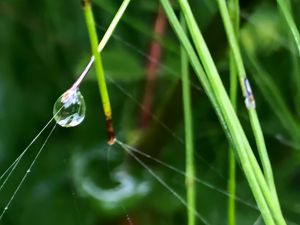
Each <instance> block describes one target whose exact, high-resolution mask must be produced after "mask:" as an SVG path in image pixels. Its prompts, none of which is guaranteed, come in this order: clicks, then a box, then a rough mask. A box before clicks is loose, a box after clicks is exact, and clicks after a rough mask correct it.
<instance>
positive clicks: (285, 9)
mask: <svg viewBox="0 0 300 225" xmlns="http://www.w3.org/2000/svg"><path fill="white" fill-rule="evenodd" d="M277 3H278V5H279V7H280V9H281V11H282V14H283V16H284V19H285V21H286V23H287V24H288V27H289V28H290V31H291V33H292V35H293V38H294V40H295V43H296V45H297V49H298V52H299V54H300V34H299V30H298V28H297V26H296V23H295V21H294V19H293V16H292V13H291V8H290V6H289V3H288V2H287V0H277Z"/></svg>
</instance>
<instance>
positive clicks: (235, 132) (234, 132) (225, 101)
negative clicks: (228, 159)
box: [160, 0, 275, 225]
mask: <svg viewBox="0 0 300 225" xmlns="http://www.w3.org/2000/svg"><path fill="white" fill-rule="evenodd" d="M160 1H161V4H162V6H163V8H164V10H165V12H166V14H167V17H168V19H169V22H170V24H171V26H172V27H173V29H174V31H175V33H176V35H177V36H178V38H179V40H180V41H181V43H182V45H183V46H184V48H185V50H186V52H187V54H188V56H189V59H190V62H191V65H192V66H193V68H194V70H195V72H196V75H197V76H198V78H199V79H200V81H201V82H202V85H203V87H204V90H205V91H206V94H207V95H208V97H209V99H210V100H211V102H212V104H213V107H214V108H215V110H216V113H217V115H218V117H219V119H220V122H221V124H222V126H223V128H224V129H225V134H226V135H227V136H228V138H229V139H230V141H231V143H232V144H233V146H234V147H235V149H236V150H237V153H238V156H239V158H240V161H241V166H242V168H243V170H244V172H245V175H246V178H247V179H248V182H249V186H250V188H251V190H252V192H253V195H254V197H255V199H256V201H257V204H258V206H259V208H260V211H261V213H262V216H263V218H264V220H265V222H266V224H268V225H273V224H275V222H274V219H273V214H271V211H270V209H269V208H268V205H267V203H266V199H265V197H264V195H263V191H262V190H261V187H260V186H259V185H258V182H257V180H256V177H255V173H254V172H253V169H252V166H251V164H250V160H249V159H248V156H247V153H246V152H245V151H243V150H244V149H247V148H249V149H250V150H251V147H250V145H249V143H248V142H247V139H246V136H245V133H244V131H243V130H242V128H241V125H240V123H239V121H238V118H237V117H236V114H235V112H234V110H233V109H232V106H231V103H230V100H229V98H228V95H227V93H226V91H225V89H224V86H222V85H221V86H220V87H217V88H215V89H216V91H212V86H211V85H212V83H213V82H211V80H210V82H208V81H209V80H208V78H207V77H206V76H205V74H204V71H203V69H202V66H201V64H200V62H199V59H198V58H197V56H196V55H195V52H194V49H193V48H192V45H191V43H190V42H189V41H188V38H187V37H186V35H185V33H184V31H183V29H182V28H181V26H180V23H179V21H178V19H177V17H176V15H175V13H174V10H173V8H172V6H171V5H170V3H169V1H168V0H160ZM185 17H186V16H185ZM186 21H187V22H188V21H189V20H186ZM189 22H190V21H189ZM189 29H190V28H189ZM196 29H198V28H197V26H196ZM206 63H207V62H206ZM216 79H219V77H218V76H217V77H216ZM219 82H220V81H219ZM213 85H216V84H213ZM220 92H222V94H223V95H222V94H220ZM216 96H217V97H216ZM222 96H223V97H222ZM225 105H229V107H228V108H226V107H224V106H225ZM228 111H229V112H228ZM229 115H231V116H229ZM262 177H263V176H262ZM266 187H267V185H266V184H265V188H266ZM267 191H268V190H267ZM269 200H270V199H269Z"/></svg>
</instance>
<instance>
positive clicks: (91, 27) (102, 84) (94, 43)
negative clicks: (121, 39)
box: [82, 0, 115, 144]
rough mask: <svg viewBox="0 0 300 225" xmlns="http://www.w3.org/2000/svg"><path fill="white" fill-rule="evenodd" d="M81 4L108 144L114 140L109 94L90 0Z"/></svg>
mask: <svg viewBox="0 0 300 225" xmlns="http://www.w3.org/2000/svg"><path fill="white" fill-rule="evenodd" d="M82 4H83V10H84V15H85V19H86V25H87V28H88V32H89V37H90V43H91V48H92V52H93V56H94V58H95V62H94V64H95V70H96V75H97V80H98V86H99V91H100V95H101V100H102V106H103V110H104V115H105V121H106V127H107V134H108V144H113V143H114V142H115V135H114V130H113V124H112V112H111V106H110V100H109V95H108V91H107V87H106V81H105V76H104V70H103V65H102V60H101V56H100V54H99V53H98V36H97V32H96V27H95V21H94V16H93V12H92V8H91V2H90V0H84V1H83V2H82Z"/></svg>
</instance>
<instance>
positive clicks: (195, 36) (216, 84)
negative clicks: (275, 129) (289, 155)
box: [179, 0, 285, 224]
mask: <svg viewBox="0 0 300 225" xmlns="http://www.w3.org/2000/svg"><path fill="white" fill-rule="evenodd" d="M179 3H180V7H181V9H182V11H183V13H184V15H185V18H186V21H187V25H188V28H189V30H190V33H191V36H192V40H193V42H194V44H195V47H196V50H197V52H198V54H199V57H200V58H201V61H202V63H203V66H204V68H205V70H206V73H207V75H208V80H209V81H210V82H211V85H212V87H213V89H214V91H215V92H216V97H217V99H218V100H219V103H220V108H221V109H222V110H224V111H223V112H224V116H225V120H226V122H227V125H228V128H229V129H230V132H231V135H232V137H234V139H235V141H237V142H236V143H234V144H235V145H236V146H235V147H236V149H237V153H238V154H239V157H240V160H241V164H242V166H243V169H244V172H245V173H246V177H247V178H248V179H250V178H251V181H249V180H248V181H249V185H250V187H251V185H254V184H255V186H256V184H258V185H259V186H258V187H257V188H259V189H255V190H254V189H252V191H256V194H258V195H260V194H261V193H262V194H263V196H264V198H265V201H266V202H267V204H268V207H269V208H270V211H271V213H272V216H273V218H274V220H276V222H277V223H278V224H285V220H284V218H283V216H282V213H281V209H280V207H279V204H277V203H276V200H275V201H274V195H273V194H272V192H270V190H269V187H268V184H267V183H266V180H265V178H264V176H263V174H262V172H261V169H260V167H259V164H258V162H257V160H256V158H255V156H254V153H253V151H252V150H251V147H250V145H249V142H248V140H247V138H246V136H245V134H244V133H243V132H244V131H243V129H242V127H241V125H240V123H239V122H238V119H237V117H236V114H235V112H234V110H233V108H232V105H231V103H230V101H229V99H228V96H227V93H226V91H225V89H224V86H223V84H222V81H221V79H220V76H219V74H218V71H217V69H216V66H215V64H214V62H213V60H212V57H211V55H210V52H209V50H208V48H207V45H206V43H205V40H204V39H203V36H202V34H201V31H200V30H199V27H198V25H197V23H196V20H195V18H194V16H193V14H192V11H191V8H190V6H189V4H188V2H187V1H186V0H179ZM234 117H235V118H234ZM233 118H234V119H233ZM254 119H255V118H254ZM254 125H255V126H257V124H254ZM237 131H238V132H237ZM241 133H243V135H240V134H241ZM241 142H243V143H241ZM246 162H247V163H249V164H247V165H244V163H246ZM248 166H249V167H248ZM248 169H249V170H248ZM252 173H254V177H252ZM252 178H254V180H253V179H252ZM258 190H261V191H262V192H261V193H258ZM258 195H256V197H258ZM257 200H258V199H257ZM260 203H263V202H260ZM261 206H262V205H261ZM265 210H266V209H264V210H262V209H261V211H262V213H265V212H266V211H265ZM263 216H264V219H265V220H266V219H267V218H266V217H265V216H266V215H264V214H263ZM268 219H269V218H268ZM269 222H270V221H269Z"/></svg>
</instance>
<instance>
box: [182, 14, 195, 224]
mask: <svg viewBox="0 0 300 225" xmlns="http://www.w3.org/2000/svg"><path fill="white" fill-rule="evenodd" d="M181 21H182V26H183V27H184V29H185V30H186V28H185V22H184V19H183V18H182V20H181ZM180 53H181V74H182V98H183V114H184V128H185V129H184V131H185V151H186V180H185V182H186V190H187V204H188V206H189V207H188V208H187V215H188V222H187V224H188V225H195V224H196V217H195V214H194V213H193V212H192V211H191V210H189V208H192V209H195V210H196V187H195V182H194V177H196V173H195V162H194V135H193V121H192V120H193V119H192V103H191V90H190V87H191V86H190V79H189V61H188V56H187V54H186V52H185V50H184V48H183V47H181V49H180Z"/></svg>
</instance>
